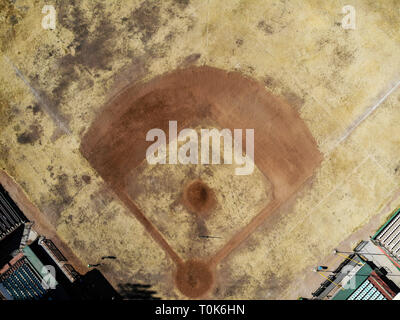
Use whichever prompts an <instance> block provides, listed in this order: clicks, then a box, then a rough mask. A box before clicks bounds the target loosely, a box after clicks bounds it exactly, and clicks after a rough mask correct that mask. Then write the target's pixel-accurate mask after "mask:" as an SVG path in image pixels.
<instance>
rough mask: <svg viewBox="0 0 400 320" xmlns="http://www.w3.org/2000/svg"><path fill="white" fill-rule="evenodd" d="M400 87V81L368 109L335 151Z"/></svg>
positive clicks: (350, 128)
mask: <svg viewBox="0 0 400 320" xmlns="http://www.w3.org/2000/svg"><path fill="white" fill-rule="evenodd" d="M399 86H400V81H398V82H397V83H396V84H395V85H394V86H393V87H392V88H391V89H390V90H389V91H388V92H387V93H386V94H385V95H384V96H383V97H382V98H381V99H379V101H378V102H377V103H376V104H375V105H373V106H371V107H370V108H368V109H367V110H366V111H365V112H364V113H363V114H362V115H361V117H359V118H358V119H357V120H356V121H355V122H354V123H353V124H352V125H351V126H350V127H348V128H347V130H346V132H345V134H344V135H342V137H341V138H340V139H339V140H338V142H337V143H336V144H335V146H334V147H333V149H335V148H336V147H337V146H338V145H339V144H341V143H342V142H343V141H344V140H346V139H347V138H348V137H349V136H350V135H351V134H352V132H353V131H354V130H355V129H356V128H357V127H358V126H359V125H360V124H361V123H362V122H363V121H364V120H365V119H367V118H368V117H369V116H370V115H371V114H372V113H373V112H374V111H375V110H376V109H378V107H379V106H380V105H381V104H382V103H383V102H384V101H385V100H386V99H387V98H388V97H389V96H390V95H391V94H392V93H393V92H394V91H395V90H396V89H397V88H398V87H399ZM333 149H332V150H333Z"/></svg>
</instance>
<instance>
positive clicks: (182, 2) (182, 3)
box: [174, 0, 190, 9]
mask: <svg viewBox="0 0 400 320" xmlns="http://www.w3.org/2000/svg"><path fill="white" fill-rule="evenodd" d="M174 2H175V3H176V4H177V5H178V6H179V8H180V9H185V8H186V7H187V6H188V5H189V3H190V0H174Z"/></svg>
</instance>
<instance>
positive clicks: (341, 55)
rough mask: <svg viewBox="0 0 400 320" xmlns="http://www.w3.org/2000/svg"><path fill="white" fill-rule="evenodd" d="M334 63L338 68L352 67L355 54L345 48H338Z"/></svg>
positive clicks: (335, 52)
mask: <svg viewBox="0 0 400 320" xmlns="http://www.w3.org/2000/svg"><path fill="white" fill-rule="evenodd" d="M333 52H334V59H333V62H334V64H335V65H336V66H338V67H345V66H348V65H350V64H351V63H352V62H353V61H354V59H355V57H354V53H353V52H351V51H349V50H348V49H347V48H346V47H345V46H337V47H335V49H334V51H333Z"/></svg>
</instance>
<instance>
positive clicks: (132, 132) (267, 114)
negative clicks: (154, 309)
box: [81, 67, 322, 297]
mask: <svg viewBox="0 0 400 320" xmlns="http://www.w3.org/2000/svg"><path fill="white" fill-rule="evenodd" d="M169 121H177V123H178V131H179V130H182V129H184V128H187V127H192V128H193V127H196V126H198V125H199V124H200V123H205V122H207V123H208V124H209V123H215V124H216V125H217V126H219V127H222V128H227V129H230V130H231V131H233V129H254V131H255V138H254V139H255V141H254V142H255V144H254V149H255V153H254V163H255V165H256V166H257V168H258V169H259V170H260V172H261V173H262V174H263V175H264V176H265V178H266V179H267V180H268V181H269V182H270V183H271V184H272V188H271V193H272V194H271V195H270V199H269V201H267V202H266V203H265V204H264V207H262V208H261V210H258V212H256V214H255V215H254V216H253V217H251V220H249V221H248V222H247V223H246V224H244V225H243V226H242V227H241V228H238V229H237V230H236V231H235V233H234V234H233V235H232V234H231V235H230V236H229V237H226V238H224V241H225V243H224V244H221V245H219V246H218V247H217V248H214V250H211V252H212V254H209V255H208V256H207V257H203V260H204V261H196V262H193V261H194V260H191V259H192V258H193V256H196V257H197V256H202V252H201V251H202V249H201V248H197V250H196V249H194V248H193V247H192V246H190V248H187V249H189V251H190V254H188V255H186V256H185V257H183V258H182V257H181V256H182V255H180V254H178V253H177V251H176V249H175V248H174V246H173V245H170V243H171V242H173V239H170V238H175V239H176V235H177V234H178V231H175V232H174V234H172V235H171V234H170V233H167V232H165V231H164V230H162V229H161V228H159V227H157V224H158V222H157V221H158V220H160V219H165V217H163V215H164V216H165V215H166V216H167V217H168V220H169V221H171V222H170V223H171V224H174V223H175V225H174V227H175V228H177V229H179V228H180V223H178V222H177V221H176V219H177V218H176V217H174V215H175V214H176V211H175V210H172V209H171V210H169V212H168V211H166V212H164V213H161V212H158V214H155V215H154V214H153V215H150V216H149V213H148V212H146V210H143V209H142V208H143V207H144V206H143V204H138V203H136V202H135V199H136V194H135V191H137V190H138V188H136V190H135V188H129V187H128V186H130V185H131V184H132V182H131V180H132V175H131V174H130V172H131V171H132V170H135V169H136V168H137V167H139V166H140V165H143V163H145V160H144V159H145V157H146V150H147V148H148V147H149V144H150V143H149V142H148V141H146V134H147V132H148V131H150V130H151V129H154V128H158V129H161V130H164V132H165V131H168V125H169ZM242 140H243V141H242V145H243V146H244V145H245V144H246V141H245V136H242ZM81 152H82V153H83V155H84V156H85V157H86V158H87V159H88V161H89V162H90V163H91V164H92V166H93V167H94V168H95V169H96V170H97V172H98V173H99V174H100V175H101V176H102V177H103V179H104V180H105V181H106V182H107V183H108V185H109V186H110V188H112V189H113V190H114V192H115V194H116V195H117V196H119V197H120V199H121V200H122V201H123V202H124V203H125V205H126V206H127V207H128V208H129V209H130V210H131V212H132V213H133V214H134V215H135V216H136V217H137V218H138V220H139V221H140V222H142V224H143V225H144V226H145V227H146V229H147V230H148V231H149V233H150V234H151V235H152V237H153V238H154V239H155V240H156V241H157V242H158V243H159V244H160V246H161V247H162V248H163V249H164V250H165V251H166V252H167V254H168V255H169V256H170V258H171V259H172V260H173V261H174V262H175V263H176V265H177V269H178V272H177V274H178V278H179V281H178V280H177V282H176V285H177V287H178V288H179V289H180V290H181V292H182V293H184V294H185V295H187V296H188V297H197V296H202V295H203V294H205V293H206V292H207V290H209V289H210V288H211V283H212V280H211V279H212V278H213V277H212V276H208V274H209V273H211V271H210V270H209V269H210V268H214V267H215V266H216V265H217V264H218V263H219V262H220V261H221V260H222V259H223V258H224V257H226V256H227V255H228V254H229V253H231V252H232V251H233V250H234V249H235V248H236V247H237V246H238V245H239V244H240V243H241V242H242V241H243V240H244V239H246V238H247V237H248V236H249V235H250V234H251V233H252V232H253V231H254V230H255V229H256V228H257V227H258V226H259V225H260V224H262V223H263V221H264V220H265V218H266V217H267V216H268V215H270V214H272V213H273V212H274V210H275V209H277V208H278V207H279V206H280V205H281V204H282V203H283V202H285V201H286V200H288V199H289V198H290V197H291V196H292V195H293V194H295V193H296V191H297V190H298V189H299V188H300V187H301V186H302V185H303V184H304V182H305V181H306V180H307V179H308V178H310V177H311V176H312V174H313V172H314V169H315V168H316V167H317V166H318V165H319V164H320V162H321V160H322V157H321V154H320V153H319V151H318V148H317V146H316V143H315V141H314V139H313V137H312V136H311V134H310V132H309V130H308V128H307V127H306V126H305V124H304V122H303V121H302V120H301V119H300V117H299V115H298V114H297V112H296V111H295V110H294V109H293V108H292V107H290V106H289V105H288V104H287V103H285V102H283V101H281V100H279V99H278V98H276V97H274V96H272V95H271V94H269V93H267V92H266V91H265V89H264V87H263V85H262V84H259V83H258V82H256V81H254V80H251V79H249V78H247V77H244V76H243V75H241V74H239V73H233V72H226V71H223V70H219V69H216V68H211V67H195V68H188V69H182V70H177V71H175V72H171V73H168V74H166V75H162V76H159V77H156V78H155V79H153V80H151V81H149V82H148V83H145V84H141V85H136V86H132V87H128V88H126V89H125V90H124V91H123V92H122V93H121V94H118V95H117V96H115V97H114V98H113V99H112V100H111V101H110V102H109V103H108V104H106V106H105V107H104V110H103V111H102V112H101V114H100V116H99V117H98V118H97V119H96V120H95V122H94V123H93V124H92V126H91V128H90V129H89V130H88V132H87V134H86V136H85V137H84V138H83V141H82V144H81ZM145 166H147V165H146V164H145ZM148 166H150V168H155V166H156V165H148ZM200 166H203V167H204V168H207V167H208V168H210V167H214V166H217V167H218V165H200ZM203 171H206V170H203ZM164 173H165V172H164ZM170 173H171V175H172V176H171V175H165V174H164V175H163V179H165V182H162V181H156V183H155V184H154V185H152V187H150V188H148V189H147V190H146V195H148V197H151V195H154V194H155V195H156V197H159V198H163V196H164V192H162V191H160V188H159V187H158V186H157V185H156V184H157V183H166V184H168V183H170V182H169V181H168V180H171V181H173V180H174V172H173V170H172V171H170ZM175 173H176V172H175ZM176 174H178V173H176ZM199 178H200V179H201V176H200V177H199ZM221 183H222V184H224V181H222V182H221ZM183 185H184V184H183V183H182V181H177V182H176V183H173V184H171V185H170V188H171V189H176V190H179V191H180V192H181V193H183V203H184V204H185V203H186V208H187V209H188V210H189V211H191V212H197V213H199V216H198V217H197V218H200V219H201V223H202V224H203V225H204V226H205V228H203V229H205V230H207V225H212V221H208V220H207V221H206V219H205V218H206V216H205V215H206V214H207V213H209V211H210V209H211V208H212V207H214V206H215V205H216V204H215V199H214V196H213V191H212V190H211V189H210V188H209V187H207V186H206V185H204V184H202V183H201V182H200V181H197V182H196V181H195V182H191V184H189V186H188V187H186V188H184V190H182V186H183ZM220 187H221V186H217V188H216V189H217V190H219V189H220ZM139 188H140V186H139ZM245 192H246V193H247V194H248V195H249V196H248V197H247V200H246V201H247V202H249V203H250V205H251V204H252V199H251V193H252V191H251V190H246V191H245ZM171 200H172V201H173V202H177V201H180V199H179V198H178V197H176V196H175V198H172V199H171ZM141 207H142V208H141ZM222 214H223V215H225V216H223V217H220V218H223V219H226V220H228V219H229V218H230V214H232V215H234V214H235V213H232V212H222ZM174 220H175V221H174ZM198 223H199V221H197V224H198ZM228 226H229V224H227V225H226V227H225V228H229V227H228ZM219 234H222V235H227V234H229V230H219ZM197 235H198V236H201V235H200V234H197ZM185 237H187V238H193V234H191V233H186V234H183V235H182V238H185ZM171 240H172V241H171ZM180 241H183V242H185V240H184V239H178V240H177V241H175V242H180ZM199 251H200V252H199ZM185 258H186V259H189V260H188V261H186V262H184V260H183V259H185ZM190 261H191V262H190ZM184 279H185V280H184ZM202 281H205V283H202ZM183 282H184V283H185V284H184V283H183ZM188 288H192V291H190V290H189V289H188Z"/></svg>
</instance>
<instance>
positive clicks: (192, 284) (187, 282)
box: [175, 260, 214, 298]
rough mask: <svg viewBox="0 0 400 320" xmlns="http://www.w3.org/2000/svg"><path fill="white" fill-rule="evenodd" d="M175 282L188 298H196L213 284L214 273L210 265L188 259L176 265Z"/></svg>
mask: <svg viewBox="0 0 400 320" xmlns="http://www.w3.org/2000/svg"><path fill="white" fill-rule="evenodd" d="M175 283H176V286H177V288H178V289H179V291H180V292H182V293H183V294H184V295H185V296H187V297H188V298H198V297H201V296H203V295H204V294H206V293H207V292H208V291H209V290H210V289H211V288H212V286H213V283H214V275H213V272H212V270H211V269H210V267H209V266H208V265H207V264H206V263H204V262H202V261H199V260H189V261H186V262H184V263H181V264H179V265H178V270H177V272H176V277H175Z"/></svg>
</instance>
